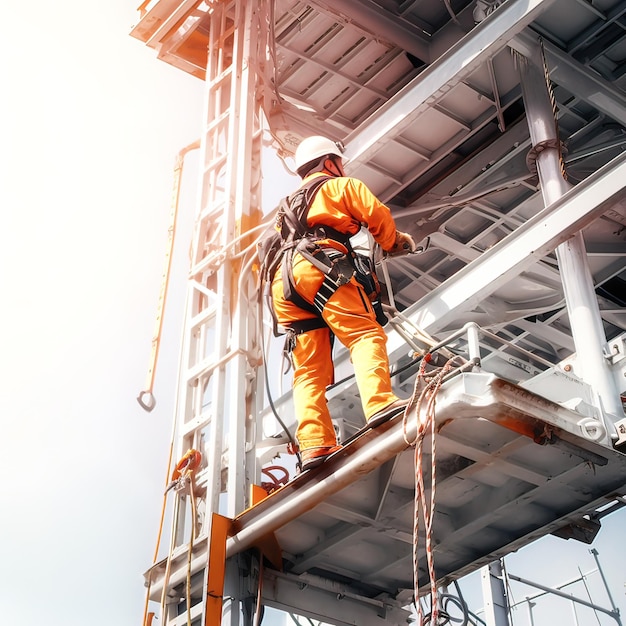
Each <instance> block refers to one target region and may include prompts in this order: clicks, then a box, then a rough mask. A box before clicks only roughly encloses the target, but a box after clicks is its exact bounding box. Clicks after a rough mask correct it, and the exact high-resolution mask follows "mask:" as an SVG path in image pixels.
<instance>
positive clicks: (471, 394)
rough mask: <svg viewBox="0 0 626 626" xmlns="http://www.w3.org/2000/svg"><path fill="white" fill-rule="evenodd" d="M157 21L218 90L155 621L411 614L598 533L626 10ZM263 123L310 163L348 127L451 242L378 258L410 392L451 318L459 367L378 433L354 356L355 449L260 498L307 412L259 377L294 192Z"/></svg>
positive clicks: (350, 408) (625, 444) (157, 38)
mask: <svg viewBox="0 0 626 626" xmlns="http://www.w3.org/2000/svg"><path fill="white" fill-rule="evenodd" d="M139 11H140V19H139V21H138V24H137V26H136V27H135V28H134V29H133V31H132V35H133V36H134V37H137V38H138V39H140V40H142V41H144V42H145V43H146V44H147V45H149V46H150V47H152V48H154V49H155V50H157V51H158V56H159V58H161V59H162V60H164V61H166V62H168V63H171V64H172V65H174V66H176V67H178V68H180V69H181V70H183V71H186V72H189V73H191V74H193V75H195V76H197V77H198V78H201V79H203V80H205V82H206V100H205V116H204V120H203V128H202V136H201V142H200V150H201V155H202V156H201V163H202V166H201V168H202V169H201V181H200V186H199V194H198V195H199V201H198V206H197V214H196V226H195V231H194V238H193V242H192V251H193V252H192V263H191V268H190V274H189V288H188V302H187V315H186V325H185V330H184V341H183V346H182V362H181V373H180V380H179V397H180V402H179V406H178V407H177V414H176V416H175V419H176V431H175V432H176V448H175V453H174V454H175V461H178V460H180V461H181V462H180V463H179V464H178V467H177V469H176V470H175V472H174V478H176V479H177V480H176V481H174V483H173V485H172V489H171V492H170V496H169V497H170V498H171V501H172V502H173V503H174V507H173V526H172V540H171V546H170V550H169V553H168V554H167V556H164V558H163V559H162V560H160V561H158V562H157V563H155V564H154V566H153V567H151V568H150V570H149V571H148V572H147V573H146V581H147V584H148V597H149V605H150V606H151V607H155V608H152V609H151V612H152V611H156V612H157V613H160V618H161V619H162V621H163V623H164V624H167V625H172V626H173V625H178V624H193V625H200V624H202V625H206V624H219V623H220V620H221V623H222V624H229V625H232V626H234V625H235V624H244V625H248V624H258V623H259V620H260V612H261V609H260V607H261V605H262V604H263V605H267V606H274V607H278V608H281V609H284V610H287V611H289V612H293V613H296V614H300V615H305V616H310V617H312V618H317V619H320V620H323V621H325V622H327V623H331V624H359V626H370V625H372V626H373V625H377V624H405V623H408V622H407V620H408V619H409V615H410V611H409V609H408V608H407V607H408V606H409V605H410V603H411V602H412V599H413V598H414V595H415V594H419V595H422V594H426V593H427V591H428V589H429V584H430V583H429V581H430V580H431V579H433V578H434V580H435V582H436V583H437V585H445V584H449V583H450V582H451V581H453V580H455V579H457V578H459V577H461V576H463V575H465V574H467V573H469V572H472V571H474V570H476V569H478V568H480V567H482V566H485V567H487V566H488V565H489V564H490V563H492V564H493V562H494V561H497V559H498V558H499V557H501V556H503V555H505V554H507V553H509V552H510V551H512V550H515V549H517V548H518V547H520V546H523V545H525V544H527V543H529V542H531V541H533V540H534V539H536V538H539V537H541V536H543V535H545V534H548V533H555V534H560V535H562V536H573V537H577V538H582V539H584V540H587V541H591V540H592V539H593V536H595V533H596V532H597V531H598V530H599V526H600V524H599V519H600V515H599V514H598V513H597V512H596V511H597V509H598V507H600V506H602V505H605V504H608V503H610V502H612V501H614V500H615V499H617V502H618V503H619V502H621V503H623V502H624V500H623V497H622V496H623V494H624V493H626V455H625V454H624V450H625V449H626V420H625V416H624V410H623V397H624V393H625V391H626V342H625V337H626V296H625V294H626V261H625V257H626V189H625V185H624V181H626V155H624V153H623V152H624V146H625V145H626V105H625V102H626V77H625V72H626V60H625V59H626V0H594V1H591V0H506V1H504V0H503V1H500V0H360V1H357V0H333V2H327V1H326V0H317V1H311V2H301V1H298V0H259V1H254V2H252V1H251V2H236V1H234V0H230V1H227V0H215V1H210V0H204V1H199V0H186V1H184V0H152V1H149V0H147V1H146V2H144V3H143V5H142V6H141V7H140V9H139ZM263 128H264V129H265V131H267V132H269V135H270V136H271V138H272V141H273V146H274V148H275V149H276V150H277V152H278V153H279V155H280V156H281V157H282V158H285V159H287V161H289V156H290V155H291V154H292V153H293V150H294V149H295V146H296V145H297V143H298V142H299V141H300V140H301V139H302V138H303V137H305V136H307V135H309V134H324V135H327V136H330V137H333V138H335V139H341V140H342V141H343V142H344V144H345V145H346V148H347V150H346V157H347V160H348V165H347V168H346V169H347V171H348V174H349V175H353V176H357V177H358V178H361V179H362V180H364V181H365V182H366V183H367V184H368V186H369V187H370V188H371V189H372V190H373V191H374V193H376V194H377V195H378V196H379V197H380V198H381V199H382V200H383V201H385V202H386V203H387V204H388V205H389V206H390V207H391V208H392V212H393V214H394V217H395V219H396V222H397V224H398V227H399V228H400V229H401V230H404V231H407V232H410V233H412V234H413V235H414V237H415V238H416V240H422V239H424V238H425V237H430V247H429V248H428V249H427V250H426V251H425V252H424V253H422V254H419V255H415V256H411V257H404V258H401V259H396V260H393V261H392V262H389V263H388V264H384V266H383V267H381V268H380V269H381V272H380V275H381V278H382V279H383V281H384V282H385V283H386V286H387V289H388V291H389V297H390V299H391V302H392V303H394V304H395V307H396V308H395V310H392V314H393V315H392V319H391V322H390V324H389V325H388V326H387V327H386V329H387V330H388V337H389V340H388V348H389V353H390V358H391V361H392V364H393V366H394V369H395V372H396V373H397V375H396V376H395V377H394V381H395V386H396V389H397V392H398V393H399V394H400V395H403V396H405V397H406V396H408V395H410V394H411V393H413V392H414V391H415V392H416V393H419V391H420V387H419V385H420V384H423V379H421V378H420V375H419V374H418V373H417V372H418V365H419V362H420V361H419V355H421V354H422V353H423V351H424V349H425V346H426V345H427V343H428V340H429V336H433V337H436V341H437V342H440V344H441V346H440V347H442V353H443V354H446V355H448V356H450V355H458V357H457V359H458V360H457V361H456V362H455V363H456V365H458V364H459V363H462V365H461V366H460V367H456V369H455V370H454V371H453V372H452V373H451V374H450V375H449V376H446V377H445V379H443V380H442V381H441V382H442V384H441V387H440V389H439V390H438V392H437V395H436V408H435V409H434V410H429V409H427V408H426V407H425V406H423V405H419V404H418V405H417V407H415V406H414V407H413V410H412V414H411V415H407V420H406V421H405V422H404V423H403V421H402V420H401V419H400V420H393V421H392V422H390V423H388V424H385V425H383V426H381V427H380V428H378V429H376V430H372V431H367V430H365V431H361V430H360V429H361V427H362V426H363V425H364V420H363V416H362V414H361V410H360V402H359V399H358V392H357V389H356V385H355V384H354V381H353V379H352V378H351V377H350V374H351V367H350V364H349V359H348V355H347V353H346V352H345V351H342V350H338V351H337V355H336V380H337V381H338V382H337V383H336V384H335V385H333V387H332V388H330V389H329V390H328V398H329V403H330V407H331V412H332V413H333V416H334V418H335V419H336V424H337V429H338V431H339V433H340V434H341V436H342V438H343V441H344V443H346V445H345V447H344V448H343V450H342V451H341V452H340V453H339V454H337V455H335V456H333V457H332V458H331V459H330V460H329V461H328V462H326V463H324V465H323V466H321V467H320V468H319V469H318V470H315V471H312V472H307V473H306V474H303V475H301V476H298V477H296V478H295V479H293V480H291V481H289V482H288V483H287V484H285V485H283V486H282V487H281V488H280V489H278V490H276V491H274V492H273V493H271V494H270V495H269V496H268V497H266V498H265V499H262V500H261V501H258V500H259V498H258V495H257V496H254V495H252V494H253V493H257V494H258V490H257V491H256V492H254V491H253V489H252V486H253V485H258V484H260V483H261V482H262V480H263V474H262V471H263V468H265V469H266V471H267V467H268V466H269V465H272V463H273V462H274V459H276V457H277V455H280V457H282V458H283V459H284V458H285V456H286V447H287V444H288V442H289V439H290V433H292V432H293V430H294V427H295V417H294V415H293V410H292V404H291V397H290V394H289V393H286V394H284V395H281V396H280V397H276V398H273V401H272V402H268V400H269V398H268V397H267V394H266V392H265V390H264V383H263V377H264V376H267V378H268V379H270V382H271V383H272V384H270V385H269V386H268V387H269V388H276V385H274V382H275V379H278V378H280V376H281V375H280V373H279V372H280V368H281V364H280V362H279V360H278V359H276V358H274V359H273V361H274V362H272V358H270V360H269V363H268V364H267V368H265V367H264V365H263V352H264V342H263V340H262V335H263V333H266V331H265V330H263V328H264V326H263V320H262V314H261V312H260V308H259V304H258V303H259V298H258V294H257V280H256V268H255V259H254V243H255V241H256V239H257V237H258V236H259V234H260V233H261V232H262V229H263V228H264V224H263V217H262V216H263V214H264V213H267V212H268V210H269V209H271V207H263V208H264V209H265V211H263V210H262V207H261V206H260V204H261V199H260V198H261V194H260V186H261V154H262V132H264V131H263V130H262V129H263ZM266 221H267V220H266ZM426 333H427V334H428V335H426ZM266 334H267V333H266ZM266 352H267V351H266ZM416 357H418V358H416ZM451 364H452V362H451ZM267 372H269V373H267ZM437 373H439V370H435V374H437ZM435 374H434V375H435ZM420 380H421V381H422V383H420ZM270 405H271V406H270ZM428 420H432V421H431V422H430V423H432V425H433V428H434V429H435V431H436V435H435V436H434V438H433V437H431V436H430V435H428V434H426V435H425V436H424V438H423V440H422V441H424V449H423V450H422V449H421V447H420V446H419V445H418V449H419V451H420V452H421V453H422V455H423V456H422V458H421V460H420V462H419V463H418V466H417V467H416V464H415V450H414V449H413V447H412V446H411V445H410V443H411V442H415V440H416V439H417V438H418V435H420V434H421V430H420V429H421V427H422V426H424V425H425V424H426V423H428ZM435 431H433V432H435ZM429 432H430V431H429ZM355 433H356V435H355ZM435 443H436V452H435ZM188 450H190V451H192V452H191V453H190V454H186V453H187V451H188ZM193 451H197V453H199V454H196V452H193ZM431 466H432V468H435V467H436V470H437V474H436V476H437V478H436V481H437V482H436V485H437V486H436V494H435V495H436V497H435V502H436V504H435V508H434V510H433V511H432V515H433V518H432V527H431V528H428V529H426V530H425V529H424V527H423V526H424V525H423V521H424V520H423V519H422V520H421V521H420V524H421V525H416V514H415V510H414V495H415V489H416V484H417V485H419V482H418V481H419V479H420V476H421V471H420V469H421V470H424V468H426V470H425V471H424V473H426V474H428V475H429V476H431V478H430V481H429V479H428V477H427V478H426V481H425V482H424V483H422V488H423V489H424V490H425V493H426V494H428V495H427V498H426V500H428V499H429V498H430V496H431V495H433V491H434V489H433V485H434V480H435V475H434V474H432V475H431V474H430V471H431V469H430V468H431ZM422 478H423V477H422ZM279 482H282V481H279ZM270 491H271V490H270ZM263 495H266V494H265V493H264V494H263ZM620 498H621V499H620ZM422 516H426V517H427V516H428V512H427V511H426V512H424V511H422ZM429 542H432V543H429ZM416 545H417V548H415V549H416V554H415V555H413V550H414V547H415V546H416ZM496 569H497V567H496ZM493 570H494V565H492V566H491V569H490V570H489V569H486V570H485V572H487V573H486V576H489V575H490V574H489V573H488V572H490V571H493ZM435 586H436V585H435ZM486 586H487V587H489V586H490V585H486ZM491 588H493V585H492V586H491ZM158 604H160V611H159V610H158V609H157V608H156V605H158ZM496 604H497V603H496ZM151 612H147V613H146V622H147V621H148V620H149V619H151V617H150V614H151ZM431 617H432V618H433V621H434V620H436V619H437V615H436V611H435V614H434V615H432V616H431ZM255 620H256V621H255ZM491 620H492V623H494V624H497V625H498V626H503V625H504V624H505V620H506V617H503V616H502V615H500V616H498V615H497V614H496V612H494V615H493V616H492V617H491Z"/></svg>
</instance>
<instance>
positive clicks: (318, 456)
mask: <svg viewBox="0 0 626 626" xmlns="http://www.w3.org/2000/svg"><path fill="white" fill-rule="evenodd" d="M337 450H341V446H318V447H316V448H306V449H305V450H300V461H301V465H302V471H303V472H304V471H306V470H310V469H313V468H314V467H317V466H318V465H321V464H322V463H323V462H324V461H325V460H326V459H327V458H328V457H329V456H330V455H331V454H333V453H334V452H337Z"/></svg>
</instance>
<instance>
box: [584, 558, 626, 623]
mask: <svg viewBox="0 0 626 626" xmlns="http://www.w3.org/2000/svg"><path fill="white" fill-rule="evenodd" d="M589 552H590V553H591V554H592V555H593V558H594V559H595V561H596V565H597V566H598V572H600V578H601V579H602V583H603V584H604V589H605V590H606V595H607V596H608V597H609V602H610V603H611V608H612V609H613V611H614V612H615V613H616V614H617V615H618V616H619V609H618V608H617V606H615V602H614V600H613V596H612V595H611V590H610V589H609V585H608V583H607V582H606V577H605V576H604V571H603V570H602V566H601V565H600V560H599V559H598V551H597V550H596V549H595V548H592V549H591V550H589ZM615 620H616V621H617V623H618V624H619V625H620V626H622V622H621V621H620V619H619V617H616V618H615Z"/></svg>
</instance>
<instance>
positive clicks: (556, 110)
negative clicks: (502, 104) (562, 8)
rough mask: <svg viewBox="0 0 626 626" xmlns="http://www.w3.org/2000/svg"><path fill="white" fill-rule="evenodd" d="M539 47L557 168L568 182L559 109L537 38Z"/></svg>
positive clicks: (541, 43)
mask: <svg viewBox="0 0 626 626" xmlns="http://www.w3.org/2000/svg"><path fill="white" fill-rule="evenodd" d="M539 46H540V49H541V63H542V65H543V76H544V79H545V81H546V89H547V90H548V96H549V97H550V104H551V105H552V117H553V118H554V132H555V137H556V147H557V150H558V152H559V166H560V169H561V176H563V180H568V178H567V170H566V169H565V161H564V160H563V146H562V145H561V141H560V140H559V122H558V115H559V107H558V103H557V101H556V98H555V96H554V89H553V88H552V81H551V80H550V71H549V69H548V62H547V61H546V51H545V48H544V45H543V37H539Z"/></svg>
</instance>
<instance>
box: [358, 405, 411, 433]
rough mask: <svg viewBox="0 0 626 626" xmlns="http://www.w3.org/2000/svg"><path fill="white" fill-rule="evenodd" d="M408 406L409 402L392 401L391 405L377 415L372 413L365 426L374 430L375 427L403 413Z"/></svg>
mask: <svg viewBox="0 0 626 626" xmlns="http://www.w3.org/2000/svg"><path fill="white" fill-rule="evenodd" d="M408 405H409V400H399V399H398V400H394V401H393V402H392V403H391V404H388V405H387V406H386V407H385V408H384V409H381V410H380V411H378V412H377V413H374V415H372V417H370V418H369V419H368V420H367V425H368V426H369V427H370V428H376V426H378V425H380V424H383V423H384V422H386V421H387V420H390V419H391V418H392V417H395V416H396V415H400V413H404V410H405V409H406V407H407V406H408Z"/></svg>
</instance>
